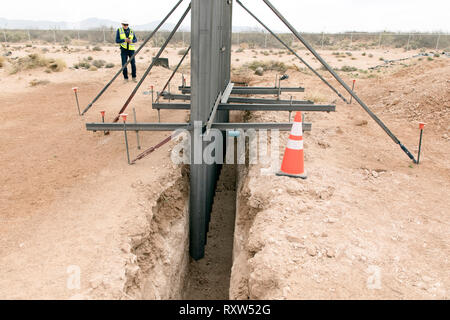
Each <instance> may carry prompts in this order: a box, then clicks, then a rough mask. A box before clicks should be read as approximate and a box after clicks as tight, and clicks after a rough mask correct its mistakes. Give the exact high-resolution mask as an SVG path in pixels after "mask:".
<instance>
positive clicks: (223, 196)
mask: <svg viewBox="0 0 450 320" xmlns="http://www.w3.org/2000/svg"><path fill="white" fill-rule="evenodd" d="M235 214H236V166H234V165H224V166H223V167H222V172H221V174H220V178H219V181H218V183H217V189H216V195H215V198H214V204H213V209H212V212H211V223H210V226H209V232H208V240H207V245H206V248H205V258H204V259H202V260H200V261H193V260H192V261H191V262H190V264H189V273H188V277H187V282H186V287H185V289H184V295H183V298H184V299H187V300H207V299H213V300H218V299H220V300H225V299H229V289H230V276H231V267H232V257H233V237H234V220H235Z"/></svg>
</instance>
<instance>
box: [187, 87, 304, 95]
mask: <svg viewBox="0 0 450 320" xmlns="http://www.w3.org/2000/svg"><path fill="white" fill-rule="evenodd" d="M180 91H181V93H182V94H188V93H191V88H190V87H185V88H180ZM283 92H305V88H301V87H299V88H284V87H279V88H278V87H277V88H270V87H269V88H264V87H234V88H233V90H232V91H231V94H238V95H245V94H255V95H256V94H260V95H264V94H269V95H270V94H277V95H278V94H280V93H283Z"/></svg>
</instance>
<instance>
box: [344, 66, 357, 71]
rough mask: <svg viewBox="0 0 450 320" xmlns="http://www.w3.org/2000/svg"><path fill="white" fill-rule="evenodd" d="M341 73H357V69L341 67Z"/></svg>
mask: <svg viewBox="0 0 450 320" xmlns="http://www.w3.org/2000/svg"><path fill="white" fill-rule="evenodd" d="M341 71H343V72H354V71H358V69H357V68H355V67H350V66H343V67H342V68H341Z"/></svg>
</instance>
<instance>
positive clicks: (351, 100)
mask: <svg viewBox="0 0 450 320" xmlns="http://www.w3.org/2000/svg"><path fill="white" fill-rule="evenodd" d="M355 83H356V80H353V84H352V91H353V92H354V91H355ZM352 102H353V96H352V95H350V103H349V104H352Z"/></svg>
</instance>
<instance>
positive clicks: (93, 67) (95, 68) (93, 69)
mask: <svg viewBox="0 0 450 320" xmlns="http://www.w3.org/2000/svg"><path fill="white" fill-rule="evenodd" d="M97 70H98V68H97V67H96V66H91V67H90V68H89V71H97Z"/></svg>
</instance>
